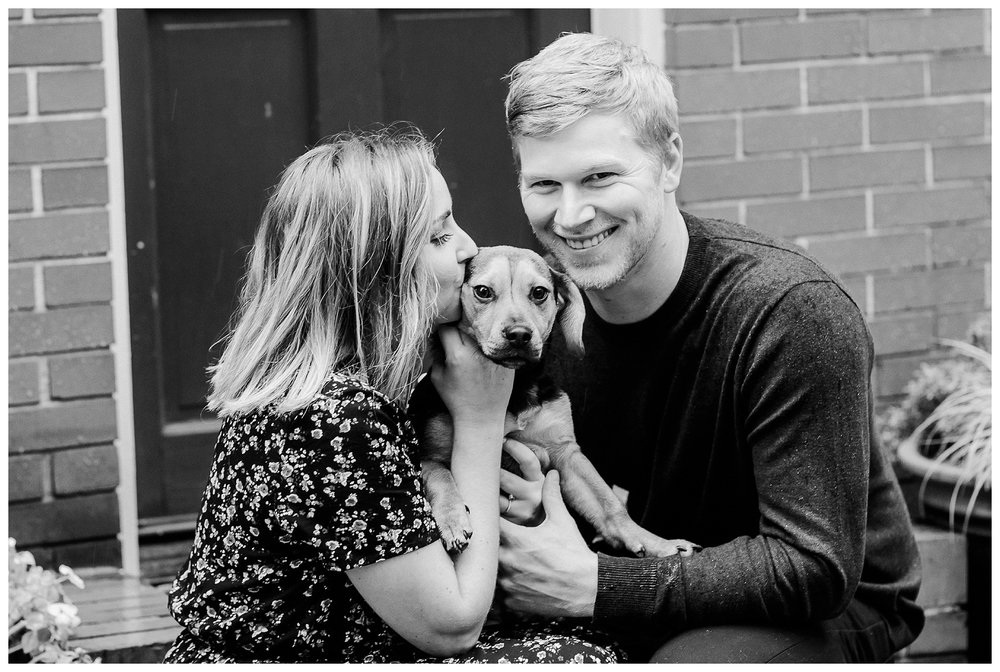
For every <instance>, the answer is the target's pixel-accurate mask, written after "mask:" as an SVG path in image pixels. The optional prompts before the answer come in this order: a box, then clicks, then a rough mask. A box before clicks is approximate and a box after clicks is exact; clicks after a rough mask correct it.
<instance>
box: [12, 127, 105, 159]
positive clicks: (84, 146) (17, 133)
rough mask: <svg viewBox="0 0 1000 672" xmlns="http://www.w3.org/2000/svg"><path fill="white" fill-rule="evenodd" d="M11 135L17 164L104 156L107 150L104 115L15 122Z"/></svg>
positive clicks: (13, 154) (13, 153) (100, 157)
mask: <svg viewBox="0 0 1000 672" xmlns="http://www.w3.org/2000/svg"><path fill="white" fill-rule="evenodd" d="M7 137H8V140H9V152H10V162H11V163H14V164H17V163H44V162H47V161H81V160H84V159H103V158H104V157H105V156H106V154H107V148H106V145H105V124H104V119H78V120H73V121H39V122H28V123H24V124H11V125H9V126H8V132H7Z"/></svg>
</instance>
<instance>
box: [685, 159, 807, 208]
mask: <svg viewBox="0 0 1000 672" xmlns="http://www.w3.org/2000/svg"><path fill="white" fill-rule="evenodd" d="M801 191H802V162H801V161H799V159H797V158H794V159H755V160H750V161H739V162H736V163H712V164H700V165H699V164H695V165H688V166H685V167H684V179H683V180H682V182H681V187H680V194H681V195H682V198H683V199H684V201H685V202H687V201H711V200H722V199H726V198H740V197H745V196H775V195H778V194H797V193H799V192H801Z"/></svg>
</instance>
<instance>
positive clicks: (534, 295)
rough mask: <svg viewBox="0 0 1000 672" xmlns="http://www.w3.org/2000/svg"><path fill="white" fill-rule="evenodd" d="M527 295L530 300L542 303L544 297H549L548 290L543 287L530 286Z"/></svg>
mask: <svg viewBox="0 0 1000 672" xmlns="http://www.w3.org/2000/svg"><path fill="white" fill-rule="evenodd" d="M528 296H529V297H531V300H532V301H535V302H537V303H542V302H543V301H545V299H547V298H549V290H548V289H547V288H545V287H532V288H531V292H529V293H528Z"/></svg>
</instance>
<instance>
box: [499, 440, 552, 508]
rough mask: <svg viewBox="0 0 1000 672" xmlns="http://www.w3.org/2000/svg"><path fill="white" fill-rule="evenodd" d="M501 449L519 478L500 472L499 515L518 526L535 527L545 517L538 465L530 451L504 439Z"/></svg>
mask: <svg viewBox="0 0 1000 672" xmlns="http://www.w3.org/2000/svg"><path fill="white" fill-rule="evenodd" d="M503 449H504V451H505V452H506V453H507V454H508V455H510V456H511V457H513V458H514V459H515V460H516V461H517V466H518V467H520V469H521V475H520V476H518V475H516V474H513V473H511V472H509V471H507V470H505V469H501V470H500V490H501V493H500V515H501V516H503V517H504V518H506V519H507V520H509V521H511V522H513V523H517V524H518V525H537V524H538V523H540V522H541V520H542V519H543V518H544V517H545V511H544V510H543V509H542V484H543V483H544V482H545V475H544V474H542V465H541V464H540V463H539V461H538V457H536V456H535V454H534V453H533V452H531V449H530V448H528V446H526V445H524V444H523V443H521V442H520V441H515V440H514V439H506V440H505V441H504V442H503ZM508 495H510V497H508Z"/></svg>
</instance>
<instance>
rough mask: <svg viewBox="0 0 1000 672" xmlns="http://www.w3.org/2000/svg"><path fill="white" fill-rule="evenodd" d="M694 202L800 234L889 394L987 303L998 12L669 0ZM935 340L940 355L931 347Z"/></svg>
mask: <svg viewBox="0 0 1000 672" xmlns="http://www.w3.org/2000/svg"><path fill="white" fill-rule="evenodd" d="M665 18H666V22H667V59H666V61H667V67H668V69H669V70H670V71H671V72H672V73H673V74H674V80H675V83H676V85H677V93H678V97H679V100H680V109H681V135H682V137H683V138H684V141H685V145H684V148H685V165H684V177H683V179H682V180H681V188H680V191H679V198H680V201H681V204H682V206H681V207H683V208H685V209H688V210H690V211H692V212H695V213H699V214H704V215H708V216H716V217H722V218H725V219H730V220H733V221H736V222H740V223H742V224H746V225H748V226H751V227H754V228H757V229H760V230H762V231H766V232H770V233H773V234H776V235H779V236H782V237H785V238H787V239H789V240H792V241H794V242H796V243H798V244H799V245H801V246H802V247H804V248H805V249H806V250H808V252H809V253H810V254H812V255H814V256H815V257H817V258H818V259H819V260H820V261H822V262H824V263H825V264H826V266H827V267H828V268H829V269H830V270H832V271H834V272H835V273H837V274H838V275H839V276H840V277H841V278H842V279H843V280H844V282H845V283H846V285H847V287H848V290H849V291H850V293H851V295H852V296H853V297H854V299H855V300H856V301H857V303H858V305H860V306H861V307H862V309H863V310H864V311H865V313H866V317H867V319H868V322H869V325H870V326H871V329H872V334H873V337H874V340H875V347H876V351H877V355H878V356H877V364H876V371H875V377H874V382H875V387H876V392H877V394H878V396H879V400H880V402H881V404H880V405H881V406H884V405H885V404H886V403H887V402H890V401H892V400H894V399H897V398H898V395H899V394H900V392H901V391H902V389H903V386H904V385H905V384H906V382H907V381H908V380H909V379H910V377H911V375H912V373H913V372H914V371H915V370H916V368H917V367H918V365H919V363H920V362H921V361H923V360H924V359H926V358H927V356H928V354H929V351H931V350H932V349H934V347H935V345H934V339H935V338H936V337H938V338H940V337H950V338H962V337H964V336H965V334H966V331H967V329H968V327H969V325H970V323H971V322H973V321H974V320H975V318H977V317H978V316H979V315H981V314H984V313H987V312H988V310H989V308H990V296H989V289H988V286H989V276H990V201H989V187H990V177H991V175H990V142H991V141H990V120H989V112H990V40H989V34H990V12H989V10H984V9H974V10H934V11H930V10H856V9H840V10H811V9H810V10H800V9H774V10H665ZM932 356H933V355H932Z"/></svg>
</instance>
